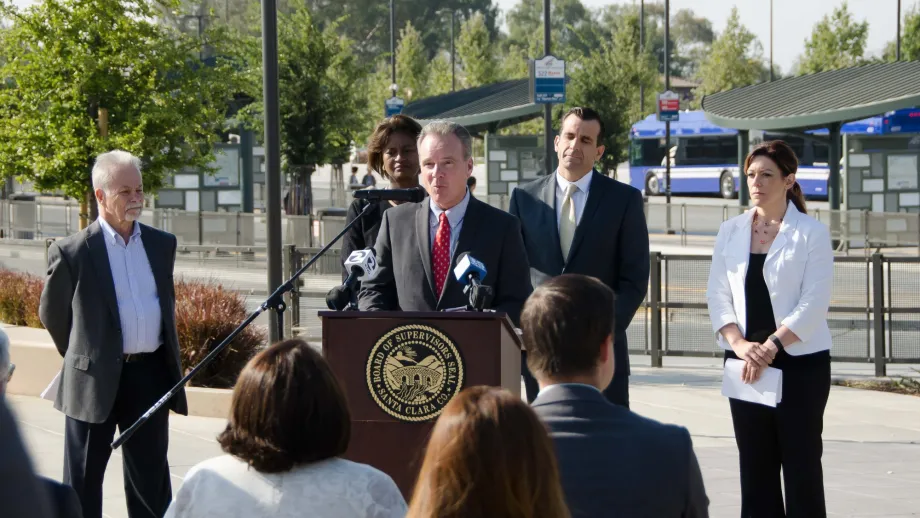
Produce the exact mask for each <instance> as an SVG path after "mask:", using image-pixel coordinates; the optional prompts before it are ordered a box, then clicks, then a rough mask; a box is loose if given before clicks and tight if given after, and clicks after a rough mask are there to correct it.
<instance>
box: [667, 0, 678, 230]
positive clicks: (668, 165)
mask: <svg viewBox="0 0 920 518" xmlns="http://www.w3.org/2000/svg"><path fill="white" fill-rule="evenodd" d="M670 38H671V6H670V2H668V0H664V91H665V92H667V91H670V90H671V61H670V56H669V54H670V53H671V48H670V41H669V40H670ZM664 133H665V145H664V147H665V152H664V159H665V169H664V181H665V186H664V189H665V203H666V204H667V208H666V210H667V216H668V218H667V227H668V234H673V233H674V231H673V230H671V121H670V120H666V121H665V122H664ZM675 158H677V156H676V155H675Z"/></svg>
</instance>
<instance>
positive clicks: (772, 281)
mask: <svg viewBox="0 0 920 518" xmlns="http://www.w3.org/2000/svg"><path fill="white" fill-rule="evenodd" d="M753 218H754V209H751V210H748V211H747V212H745V213H744V214H741V215H739V216H736V217H734V218H732V219H730V220H728V221H725V222H723V223H722V226H721V227H719V235H718V237H717V238H716V245H715V249H714V250H713V252H712V266H711V268H710V270H709V284H708V286H707V289H706V300H707V302H708V304H709V318H710V320H712V329H713V331H714V332H715V333H716V336H717V339H718V343H719V346H721V347H722V348H723V349H726V350H730V349H731V346H729V345H728V342H727V341H726V340H725V338H724V337H722V335H721V334H720V333H719V329H722V327H724V326H725V325H727V324H731V323H734V324H737V325H738V327H739V328H740V329H741V334H742V335H743V334H745V326H746V325H747V312H746V309H745V300H744V281H745V277H746V276H747V270H748V262H749V258H750V253H751V223H752V221H753ZM763 277H764V281H765V282H766V285H767V290H768V291H769V292H770V302H771V305H772V306H773V317H774V318H775V319H776V327H777V328H779V327H780V326H781V325H785V326H786V327H787V328H789V330H790V331H792V332H793V333H795V335H796V336H798V337H799V339H800V341H798V342H796V343H794V344H791V345H788V346H787V347H786V348H785V349H786V352H787V353H789V354H790V355H792V356H800V355H803V354H811V353H815V352H819V351H826V350H828V349H830V348H831V332H830V329H828V327H827V310H828V308H829V307H830V303H831V290H832V288H833V279H834V251H833V249H832V248H831V238H830V232H829V231H828V228H827V226H825V225H824V224H823V223H821V222H820V221H818V220H816V219H815V218H812V217H811V216H808V215H806V214H802V213H801V212H799V211H798V209H796V208H795V205H793V204H792V202H789V204H788V206H787V207H786V215H785V216H784V217H783V223H782V225H781V226H780V229H779V233H778V234H777V235H776V239H774V241H773V245H772V246H770V250H769V252H767V258H766V261H765V262H764V266H763Z"/></svg>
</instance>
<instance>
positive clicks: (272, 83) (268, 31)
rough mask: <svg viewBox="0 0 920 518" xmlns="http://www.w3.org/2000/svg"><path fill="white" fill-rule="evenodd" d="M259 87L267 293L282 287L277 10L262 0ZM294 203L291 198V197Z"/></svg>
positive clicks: (273, 331)
mask: <svg viewBox="0 0 920 518" xmlns="http://www.w3.org/2000/svg"><path fill="white" fill-rule="evenodd" d="M262 63H263V68H262V84H263V97H264V98H265V106H264V117H265V190H266V198H265V212H266V225H267V227H268V228H267V229H266V231H267V232H266V233H267V240H266V245H267V255H268V292H269V293H273V292H274V291H275V290H276V289H277V288H278V286H281V244H282V243H281V129H280V112H279V108H278V10H277V4H276V0H262ZM291 198H292V199H293V198H294V196H293V195H292V196H291ZM279 317H280V315H279V313H278V312H277V311H272V312H271V314H270V315H269V320H270V325H269V326H268V337H269V338H268V340H269V343H275V342H277V341H279V340H281V339H282V338H283V337H282V336H281V335H282V333H281V329H279V328H280V327H281V326H280V325H279V322H280V320H279Z"/></svg>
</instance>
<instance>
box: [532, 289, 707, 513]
mask: <svg viewBox="0 0 920 518" xmlns="http://www.w3.org/2000/svg"><path fill="white" fill-rule="evenodd" d="M613 315H614V294H613V291H611V290H610V288H608V287H607V286H605V285H604V284H603V283H601V282H600V281H598V280H597V279H594V278H591V277H588V276H585V275H577V274H567V275H561V276H559V277H556V278H554V279H552V280H550V281H548V282H546V283H545V284H542V285H540V286H539V287H538V288H537V289H536V290H535V291H534V293H533V295H531V297H530V298H529V299H528V300H527V303H526V304H525V305H524V312H523V315H522V316H521V327H522V329H523V330H524V342H525V345H526V347H527V355H528V357H527V361H528V363H529V365H530V368H531V370H532V372H533V373H534V376H536V377H537V380H538V382H539V386H540V393H539V395H538V396H537V399H536V401H534V402H533V409H534V412H536V413H537V415H538V416H539V417H540V419H541V420H543V422H544V423H545V424H546V427H547V428H548V429H549V433H550V438H551V439H552V440H553V444H554V445H555V447H556V458H557V460H558V462H559V478H560V479H561V481H562V489H563V491H565V499H566V502H567V503H568V504H569V510H570V511H571V513H572V518H593V517H596V516H629V517H635V518H643V517H649V518H651V517H655V518H705V517H706V516H708V507H709V500H708V499H707V497H706V491H705V489H704V487H703V477H702V475H701V473H700V466H699V463H698V462H697V459H696V454H695V453H694V452H693V444H692V442H691V439H690V433H689V432H687V429H686V428H683V427H680V426H675V425H668V424H662V423H659V422H657V421H653V420H651V419H646V418H644V417H641V416H638V415H636V414H634V413H632V412H630V411H629V410H628V409H626V408H623V407H622V406H619V405H614V404H612V403H610V402H609V401H608V400H607V399H606V398H605V397H604V395H603V394H602V393H601V389H602V388H604V387H606V386H607V385H608V384H609V383H610V379H611V378H612V377H613V371H614V365H615V360H614V357H615V354H614V352H613V334H614V333H613V330H614V328H615V327H616V326H615V325H614V321H613V319H614V316H613ZM662 488H667V490H664V491H663V490H662Z"/></svg>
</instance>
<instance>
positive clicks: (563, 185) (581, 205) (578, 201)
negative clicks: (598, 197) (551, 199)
mask: <svg viewBox="0 0 920 518" xmlns="http://www.w3.org/2000/svg"><path fill="white" fill-rule="evenodd" d="M592 176H594V170H591V171H588V174H586V175H584V176H582V177H581V178H579V179H578V181H575V182H570V181H568V180H566V179H565V178H563V177H562V175H561V174H559V171H556V228H557V229H558V228H559V224H560V223H561V222H562V204H563V203H564V201H565V191H566V189H568V188H569V184H572V183H574V184H575V187H578V190H577V191H575V193H574V194H572V203H573V204H575V225H578V224H579V223H581V215H582V214H583V213H584V212H585V202H587V201H588V191H589V190H591V177H592Z"/></svg>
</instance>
